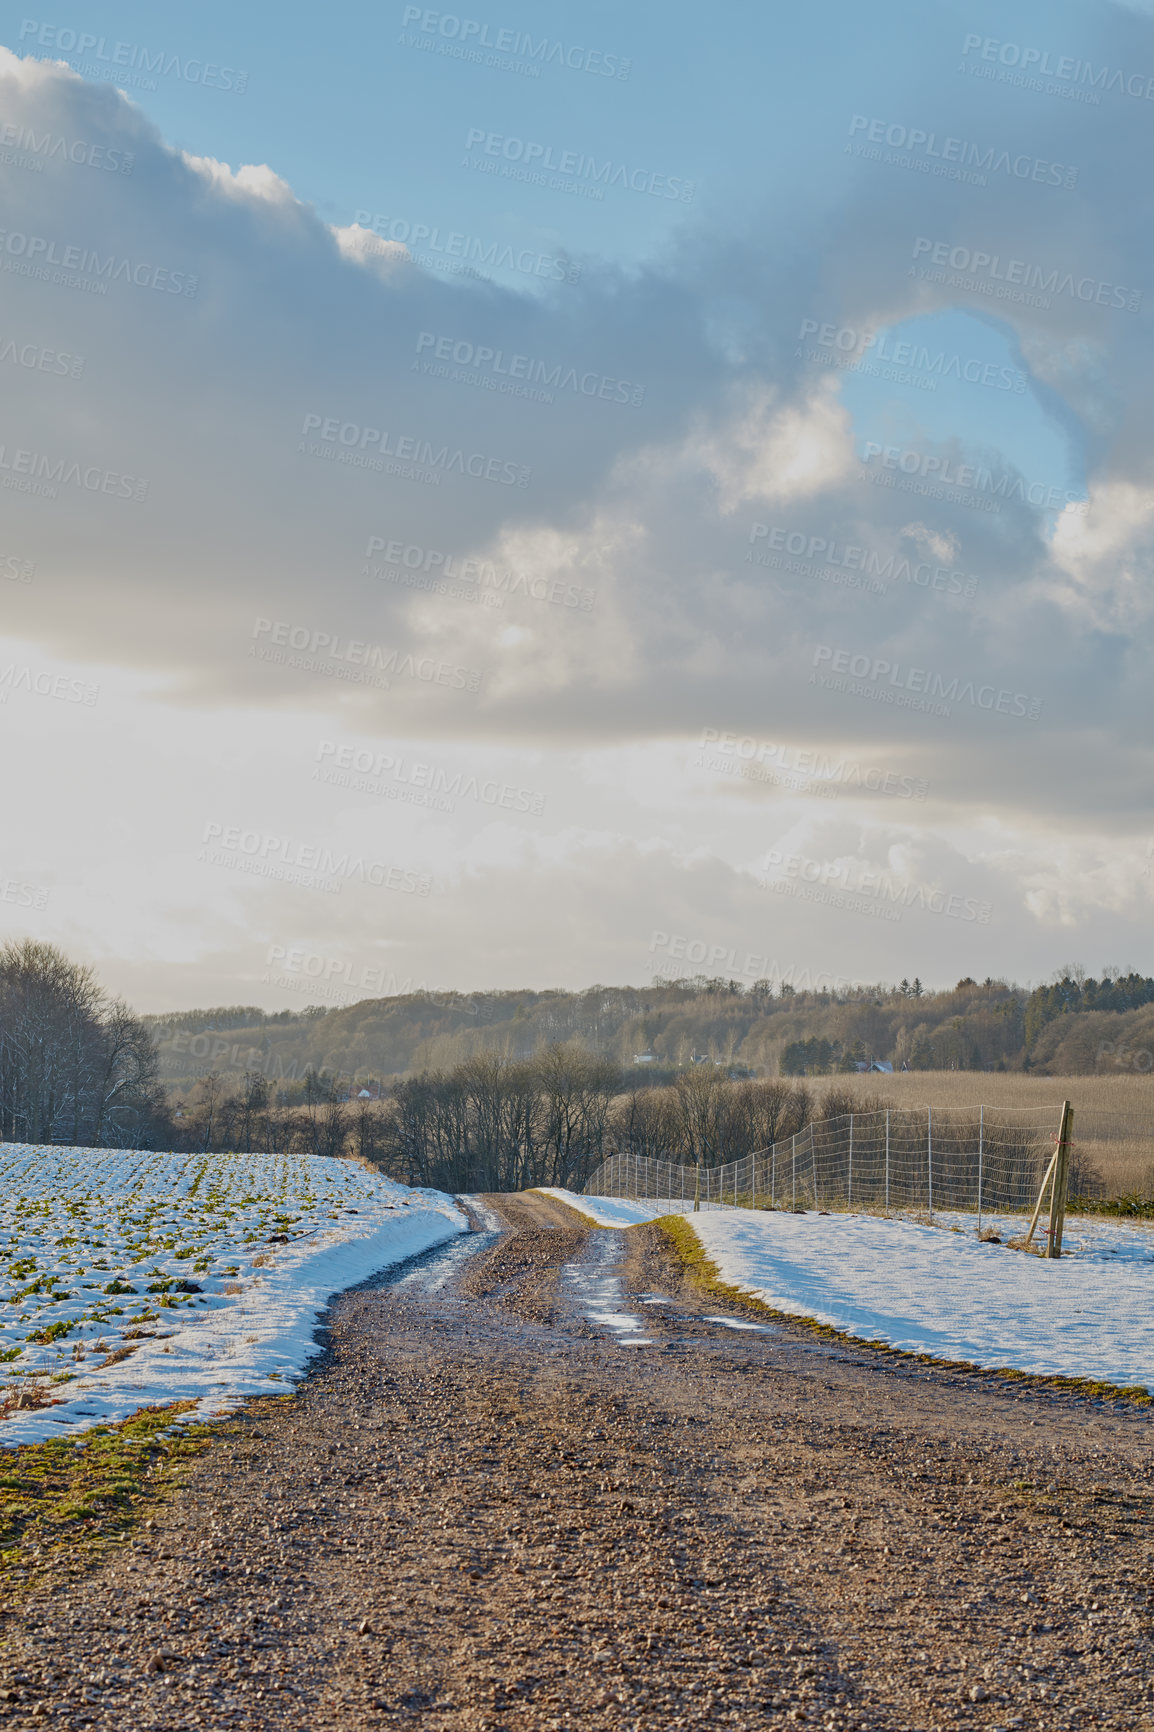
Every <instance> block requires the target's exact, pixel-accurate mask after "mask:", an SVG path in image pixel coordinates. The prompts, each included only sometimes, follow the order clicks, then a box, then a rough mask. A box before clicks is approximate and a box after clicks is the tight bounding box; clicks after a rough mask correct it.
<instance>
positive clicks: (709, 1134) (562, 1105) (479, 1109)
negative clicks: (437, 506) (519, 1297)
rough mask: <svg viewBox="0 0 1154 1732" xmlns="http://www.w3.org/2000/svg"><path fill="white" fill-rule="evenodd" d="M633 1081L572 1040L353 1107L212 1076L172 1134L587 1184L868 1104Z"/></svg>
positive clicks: (197, 1145) (487, 1178)
mask: <svg viewBox="0 0 1154 1732" xmlns="http://www.w3.org/2000/svg"><path fill="white" fill-rule="evenodd" d="M623 1081H624V1079H623V1077H622V1073H621V1071H620V1069H619V1068H618V1067H617V1066H615V1065H612V1064H609V1063H607V1062H606V1061H604V1060H600V1059H596V1058H593V1057H591V1056H590V1055H589V1054H588V1053H586V1052H584V1051H583V1050H582V1049H581V1048H580V1047H574V1046H564V1045H557V1046H553V1047H549V1048H547V1049H546V1050H545V1051H544V1052H543V1053H540V1054H538V1055H536V1056H535V1057H534V1058H532V1059H521V1060H517V1059H502V1058H480V1059H469V1060H467V1061H466V1062H465V1063H464V1064H463V1065H458V1066H456V1067H454V1068H453V1069H451V1070H447V1071H428V1072H424V1073H422V1074H421V1075H420V1076H416V1077H407V1078H404V1079H403V1080H401V1081H399V1082H397V1083H395V1084H394V1085H393V1086H392V1087H391V1088H390V1089H389V1090H387V1091H386V1092H385V1094H384V1095H383V1096H382V1097H381V1098H380V1099H355V1098H354V1099H353V1100H348V1099H347V1098H342V1092H341V1091H340V1090H339V1089H337V1088H336V1087H335V1086H334V1085H333V1084H332V1083H331V1082H330V1081H327V1080H326V1079H325V1078H322V1077H319V1076H310V1077H309V1078H307V1079H306V1083H305V1086H304V1090H303V1095H304V1098H303V1100H302V1101H301V1103H300V1104H299V1105H297V1106H295V1107H284V1106H277V1105H276V1103H275V1100H274V1098H273V1095H272V1091H271V1090H270V1089H269V1087H268V1084H267V1081H266V1079H265V1078H263V1077H262V1076H260V1075H259V1074H256V1073H250V1075H249V1076H248V1077H246V1078H245V1079H244V1083H243V1085H242V1087H240V1088H239V1089H237V1090H234V1091H228V1090H224V1089H222V1087H221V1084H220V1079H219V1078H218V1077H215V1076H213V1077H209V1078H206V1079H205V1080H204V1081H203V1082H202V1083H201V1084H200V1085H198V1087H197V1088H196V1089H195V1090H194V1091H193V1093H192V1095H191V1096H190V1097H189V1100H188V1103H187V1105H186V1106H185V1107H183V1108H182V1109H180V1117H179V1118H178V1119H176V1120H174V1123H173V1126H172V1130H173V1137H174V1143H175V1146H177V1147H180V1148H185V1149H190V1150H201V1149H204V1150H208V1149H260V1150H269V1151H272V1150H276V1149H280V1150H302V1151H306V1152H308V1153H310V1154H319V1155H329V1156H339V1155H359V1156H360V1157H361V1158H362V1159H365V1160H368V1161H371V1162H373V1163H374V1164H375V1165H377V1166H379V1167H380V1168H381V1169H382V1170H383V1171H384V1172H386V1173H388V1174H389V1175H390V1177H392V1178H396V1179H400V1180H401V1181H403V1182H404V1183H405V1184H409V1185H428V1186H432V1187H434V1188H435V1189H437V1190H444V1191H453V1192H457V1191H513V1190H522V1189H524V1188H525V1187H527V1186H531V1185H561V1186H565V1187H568V1188H576V1189H579V1188H580V1187H581V1185H582V1184H583V1183H584V1181H585V1179H586V1178H587V1177H588V1175H589V1174H590V1173H591V1172H592V1171H593V1169H594V1168H595V1167H597V1166H598V1165H599V1164H600V1162H601V1161H602V1160H604V1158H605V1156H606V1155H607V1154H609V1153H617V1152H630V1153H636V1154H644V1155H652V1156H656V1157H659V1158H661V1159H664V1160H671V1161H675V1162H682V1163H684V1164H686V1165H694V1164H696V1163H697V1162H701V1163H702V1164H703V1165H705V1166H714V1165H717V1164H718V1163H720V1162H724V1161H730V1160H734V1159H736V1158H738V1157H740V1156H742V1155H745V1154H749V1153H751V1152H752V1151H753V1150H755V1149H764V1148H768V1147H769V1145H770V1144H771V1143H773V1142H780V1141H781V1140H782V1139H784V1138H787V1137H790V1136H792V1135H793V1134H794V1133H795V1132H798V1131H802V1130H804V1129H805V1127H806V1125H808V1124H809V1123H810V1121H811V1120H812V1119H820V1118H826V1117H829V1116H830V1115H832V1114H836V1113H843V1112H848V1111H850V1110H852V1109H853V1108H854V1106H855V1105H856V1104H857V1103H856V1102H855V1099H854V1097H853V1095H852V1094H850V1093H848V1092H847V1091H846V1090H845V1088H844V1087H840V1086H838V1085H832V1086H831V1087H829V1088H827V1089H826V1090H825V1091H824V1093H822V1094H821V1095H818V1094H816V1093H815V1092H814V1091H812V1090H811V1089H810V1088H809V1087H807V1086H806V1084H804V1083H798V1084H792V1083H787V1082H784V1081H781V1080H780V1079H776V1078H775V1079H772V1080H762V1081H734V1080H732V1079H731V1078H729V1077H728V1076H727V1075H726V1074H725V1072H724V1071H721V1070H718V1069H717V1068H715V1067H714V1066H712V1065H710V1066H700V1067H694V1068H693V1069H691V1070H688V1071H686V1072H684V1073H682V1075H680V1076H679V1077H678V1078H677V1079H676V1081H675V1082H673V1083H672V1084H663V1085H660V1086H657V1087H648V1088H639V1089H632V1090H626V1089H623V1087H622V1083H623ZM875 1105H876V1103H874V1102H872V1101H871V1106H875Z"/></svg>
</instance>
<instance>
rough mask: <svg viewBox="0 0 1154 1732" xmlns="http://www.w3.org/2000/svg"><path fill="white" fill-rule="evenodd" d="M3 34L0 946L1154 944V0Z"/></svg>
mask: <svg viewBox="0 0 1154 1732" xmlns="http://www.w3.org/2000/svg"><path fill="white" fill-rule="evenodd" d="M0 42H3V43H4V44H6V47H4V48H0V89H2V92H3V102H2V110H0V126H2V128H3V136H2V138H0V146H2V148H0V176H2V181H3V188H4V201H3V208H4V215H3V217H2V218H0V288H2V304H3V309H4V310H3V321H2V328H0V374H2V376H3V379H4V381H5V383H6V385H7V392H6V395H5V400H4V412H3V425H2V427H0V498H2V500H3V505H4V517H5V528H4V534H3V539H2V542H0V598H2V601H3V604H4V605H3V613H2V617H0V726H2V727H3V729H4V733H5V738H6V750H5V753H4V764H5V795H4V802H5V804H4V809H5V813H6V816H7V820H8V821H7V823H6V825H5V846H4V858H3V861H2V863H0V880H2V882H0V912H2V922H0V938H9V937H22V936H26V935H27V936H31V937H33V938H42V939H46V940H51V941H52V942H54V943H58V944H60V945H61V946H62V947H63V948H64V949H66V950H67V951H68V952H69V953H70V954H71V955H73V956H75V957H76V958H78V959H80V960H83V961H86V962H90V963H92V964H93V966H94V967H95V968H96V969H97V971H98V973H99V975H100V977H101V979H102V980H103V981H104V982H105V983H106V984H107V985H108V986H110V987H111V988H112V989H114V990H115V991H118V992H121V993H123V994H124V995H125V996H126V997H127V998H128V999H129V1000H130V1002H132V1003H133V1004H134V1006H135V1007H136V1008H137V1009H138V1010H140V1011H142V1012H155V1011H165V1010H178V1009H182V1008H191V1007H193V1006H197V1005H207V1004H228V1003H257V1004H260V1005H262V1006H264V1007H265V1008H267V1009H270V1010H275V1009H281V1008H296V1009H299V1008H302V1007H303V1005H304V1004H305V1003H308V1002H317V1003H324V1002H326V1000H325V998H324V995H323V987H324V982H325V981H326V980H328V981H330V982H331V981H333V980H345V981H356V982H360V983H367V984H366V990H365V992H364V994H363V996H373V995H375V994H376V992H377V991H379V990H381V986H380V985H379V984H378V983H388V984H389V985H391V986H392V988H393V989H394V990H397V991H403V990H415V989H417V988H420V987H425V988H429V989H439V990H454V989H456V990H462V991H471V990H472V991H476V990H483V989H485V988H507V987H518V986H522V987H534V988H541V987H549V986H558V987H580V986H584V985H589V984H592V983H594V982H597V983H602V984H606V985H614V984H622V985H624V984H633V985H640V984H645V983H646V982H647V981H649V980H650V979H652V978H653V977H654V976H655V975H658V974H663V975H669V974H676V973H678V972H681V973H686V972H688V973H692V972H696V971H698V970H699V969H700V971H702V972H706V973H726V974H734V975H735V976H736V977H737V978H740V979H745V980H746V981H747V982H748V983H752V980H753V979H754V978H757V977H758V976H768V977H769V978H771V979H775V980H779V979H786V980H792V981H794V982H795V983H802V984H804V983H806V982H815V983H816V982H818V981H880V980H890V981H892V980H897V979H899V978H900V977H902V976H903V975H904V976H909V977H912V976H914V975H915V974H916V975H919V976H920V977H921V978H922V980H923V981H925V982H926V983H927V984H929V985H934V986H938V985H950V984H952V983H953V982H954V981H955V980H956V979H957V978H959V977H960V976H963V975H972V976H976V977H977V978H979V979H980V978H983V977H985V976H987V975H993V976H999V977H1006V978H1010V979H1016V980H1019V981H1022V982H1024V983H1029V982H1037V981H1039V980H1043V979H1046V978H1049V977H1050V976H1051V974H1052V973H1053V971H1054V969H1055V968H1056V967H1058V966H1059V965H1061V964H1063V963H1065V962H1066V961H1067V960H1068V959H1076V960H1079V961H1081V962H1082V963H1084V964H1085V965H1086V966H1087V967H1088V968H1090V969H1091V970H1093V971H1099V970H1101V968H1102V967H1104V966H1107V965H1112V966H1117V967H1120V968H1122V969H1124V970H1128V969H1131V968H1133V969H1137V970H1139V971H1140V972H1142V973H1150V972H1154V969H1152V965H1151V959H1150V910H1151V892H1152V884H1154V875H1152V870H1151V862H1152V860H1154V825H1152V821H1151V816H1150V792H1151V785H1152V770H1154V751H1152V738H1151V727H1150V721H1151V707H1152V702H1154V683H1152V682H1151V679H1150V675H1149V666H1150V627H1151V613H1152V605H1151V595H1152V590H1151V581H1150V580H1151V572H1152V568H1154V481H1152V478H1151V466H1150V447H1151V443H1152V441H1154V434H1152V433H1151V430H1150V428H1149V426H1148V425H1147V424H1146V423H1144V422H1143V419H1142V404H1143V402H1144V401H1146V400H1147V399H1148V395H1149V393H1148V392H1147V391H1146V388H1145V382H1147V381H1148V380H1149V378H1150V374H1151V363H1152V346H1151V295H1152V293H1154V285H1152V283H1151V267H1150V253H1151V246H1152V243H1151V240H1150V239H1149V236H1150V234H1151V233H1152V232H1154V230H1152V228H1151V225H1150V224H1149V223H1148V222H1147V221H1146V220H1144V217H1143V212H1144V211H1146V210H1147V209H1148V205H1149V202H1150V197H1151V195H1150V193H1149V192H1147V193H1145V194H1144V193H1143V192H1142V186H1143V185H1144V184H1145V181H1144V178H1143V169H1144V166H1145V161H1146V156H1147V152H1148V146H1149V137H1150V130H1151V125H1152V124H1154V22H1152V20H1151V19H1150V17H1149V15H1148V13H1147V11H1146V10H1145V9H1143V8H1137V7H1123V6H1113V5H1110V6H1106V7H1103V8H1096V9H1094V10H1091V9H1090V8H1089V7H1086V6H1062V7H1060V8H1058V9H1057V10H1056V11H1055V10H1054V9H1046V10H1043V9H1041V8H1040V7H1036V6H1031V7H1029V8H1027V9H1026V11H1025V12H1019V13H1018V14H1017V15H1016V16H1015V19H1014V21H1013V23H1012V24H1011V23H1007V22H1005V20H1004V17H1002V16H1001V15H999V13H997V12H996V11H995V10H994V9H993V8H992V7H989V6H987V7H984V8H983V7H980V8H977V9H974V8H970V7H967V8H964V9H963V8H958V7H956V6H954V5H952V4H951V5H947V6H945V7H943V8H940V9H938V10H936V11H935V12H934V13H933V15H926V14H925V12H924V10H923V9H920V8H915V7H913V6H910V5H908V4H888V5H887V6H886V7H884V8H883V9H882V12H881V14H878V15H875V14H870V15H868V16H867V15H863V14H862V13H861V12H860V10H859V9H854V8H851V7H849V6H848V5H844V4H838V5H831V6H825V7H822V8H820V9H818V10H816V11H815V12H813V13H811V14H807V15H805V16H803V17H798V18H790V19H788V20H782V19H780V18H769V17H758V18H752V19H750V18H742V19H741V20H740V22H739V23H738V22H733V23H729V24H726V23H724V22H722V21H719V20H717V19H714V20H713V21H709V20H706V19H704V18H702V17H699V16H698V15H696V14H691V13H689V12H688V10H687V9H680V8H679V9H675V10H673V11H669V10H668V9H661V10H658V9H657V8H656V7H653V6H642V7H640V8H637V9H634V10H631V11H630V13H629V15H628V16H625V15H622V14H620V13H619V12H617V11H615V10H614V9H613V8H610V7H608V6H604V5H594V6H591V7H590V6H585V7H582V8H580V9H578V8H576V7H572V6H566V5H556V4H555V5H551V6H549V7H548V8H547V9H546V10H545V12H544V13H542V11H541V10H540V9H539V8H534V9H530V8H528V7H525V6H522V5H516V4H514V5H510V6H505V5H502V6H501V7H499V8H497V9H495V10H494V11H493V12H492V14H484V15H479V16H478V17H476V18H472V17H470V18H468V19H466V18H464V16H463V15H462V16H460V17H458V16H457V15H453V14H446V13H439V12H432V11H429V10H428V9H424V8H417V7H409V6H405V5H398V6H396V7H395V8H393V9H392V10H391V11H390V12H388V13H386V14H382V15H375V14H371V13H370V12H369V11H368V10H367V9H362V8H360V7H354V8H352V9H349V10H348V11H346V12H345V13H344V14H342V15H341V16H340V18H339V20H338V22H337V23H336V24H334V26H333V30H332V34H331V36H328V37H326V38H325V39H323V40H318V41H315V42H314V41H308V42H306V41H304V40H302V39H301V37H300V36H299V35H294V32H293V31H292V30H290V29H285V28H283V27H281V26H279V25H277V24H276V23H274V21H273V20H272V19H271V18H270V17H269V16H267V15H262V14H261V12H260V10H259V9H258V11H257V12H256V13H254V14H252V15H251V16H248V17H244V18H238V17H236V16H235V15H234V14H232V13H230V12H229V11H226V10H225V9H224V8H223V7H220V6H218V5H210V6H208V7H206V8H204V9H200V10H198V14H197V18H196V20H195V21H193V20H191V19H189V18H182V19H178V20H175V21H173V20H167V19H166V20H165V21H164V22H163V25H158V24H157V22H156V19H155V16H154V15H152V14H150V13H148V12H147V11H146V10H145V9H144V8H142V7H140V6H136V5H132V4H124V5H121V6H119V7H114V8H113V9H112V10H110V11H106V12H105V13H104V14H103V15H102V17H101V19H99V20H96V21H95V22H94V21H93V20H92V19H90V18H87V17H86V16H85V15H82V14H81V13H77V15H76V16H74V17H72V16H70V17H69V18H68V19H67V20H66V21H65V22H64V23H59V22H54V23H48V22H45V21H42V20H40V19H39V18H32V17H29V16H27V15H22V14H21V15H18V14H16V13H15V12H12V13H10V14H9V16H8V18H7V19H6V21H5V24H4V28H3V29H2V30H0ZM294 956H295V957H296V958H298V962H297V964H296V966H295V968H294V967H290V966H288V965H287V962H286V959H287V958H289V957H294ZM302 957H307V958H309V959H311V960H310V961H309V963H308V965H307V966H303V965H302V964H301V963H300V962H299V959H300V958H302ZM310 982H312V983H313V984H312V985H310ZM310 993H312V994H313V996H312V998H310ZM354 996H356V994H355V993H354Z"/></svg>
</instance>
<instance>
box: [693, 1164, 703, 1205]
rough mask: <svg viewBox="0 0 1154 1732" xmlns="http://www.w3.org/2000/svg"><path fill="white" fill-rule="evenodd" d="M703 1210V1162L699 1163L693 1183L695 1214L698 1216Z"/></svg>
mask: <svg viewBox="0 0 1154 1732" xmlns="http://www.w3.org/2000/svg"><path fill="white" fill-rule="evenodd" d="M700 1208H701V1162H700V1161H698V1163H697V1172H696V1175H695V1177H694V1181H693V1213H694V1214H695V1215H696V1214H697V1213H698V1211H699V1210H700Z"/></svg>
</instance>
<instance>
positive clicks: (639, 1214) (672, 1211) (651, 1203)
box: [538, 1185, 720, 1227]
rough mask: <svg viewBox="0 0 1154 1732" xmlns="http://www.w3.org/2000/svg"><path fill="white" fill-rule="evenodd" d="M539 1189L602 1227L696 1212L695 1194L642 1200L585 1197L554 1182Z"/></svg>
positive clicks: (710, 1205)
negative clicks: (694, 1206) (694, 1204)
mask: <svg viewBox="0 0 1154 1732" xmlns="http://www.w3.org/2000/svg"><path fill="white" fill-rule="evenodd" d="M538 1188H539V1191H540V1194H541V1195H542V1196H543V1197H556V1198H557V1201H558V1202H559V1203H568V1205H569V1207H570V1208H571V1209H576V1210H577V1212H578V1214H581V1215H588V1217H589V1219H590V1220H591V1221H593V1222H595V1223H596V1225H597V1226H598V1227H636V1226H637V1225H638V1223H639V1222H641V1221H652V1220H655V1219H656V1217H657V1216H658V1215H688V1214H691V1213H692V1211H693V1198H692V1197H688V1198H685V1197H683V1198H682V1199H681V1200H680V1201H678V1200H677V1199H676V1198H673V1197H659V1198H653V1197H650V1198H648V1199H647V1200H646V1201H645V1202H644V1203H641V1202H635V1201H633V1200H632V1199H630V1198H626V1197H585V1196H582V1195H580V1193H578V1192H577V1191H564V1190H561V1189H560V1188H559V1187H557V1186H553V1185H541V1186H539V1187H538ZM719 1207H720V1205H719V1204H717V1203H702V1205H701V1210H702V1213H703V1214H704V1213H705V1212H706V1210H710V1211H712V1210H714V1209H718V1208H719Z"/></svg>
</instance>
